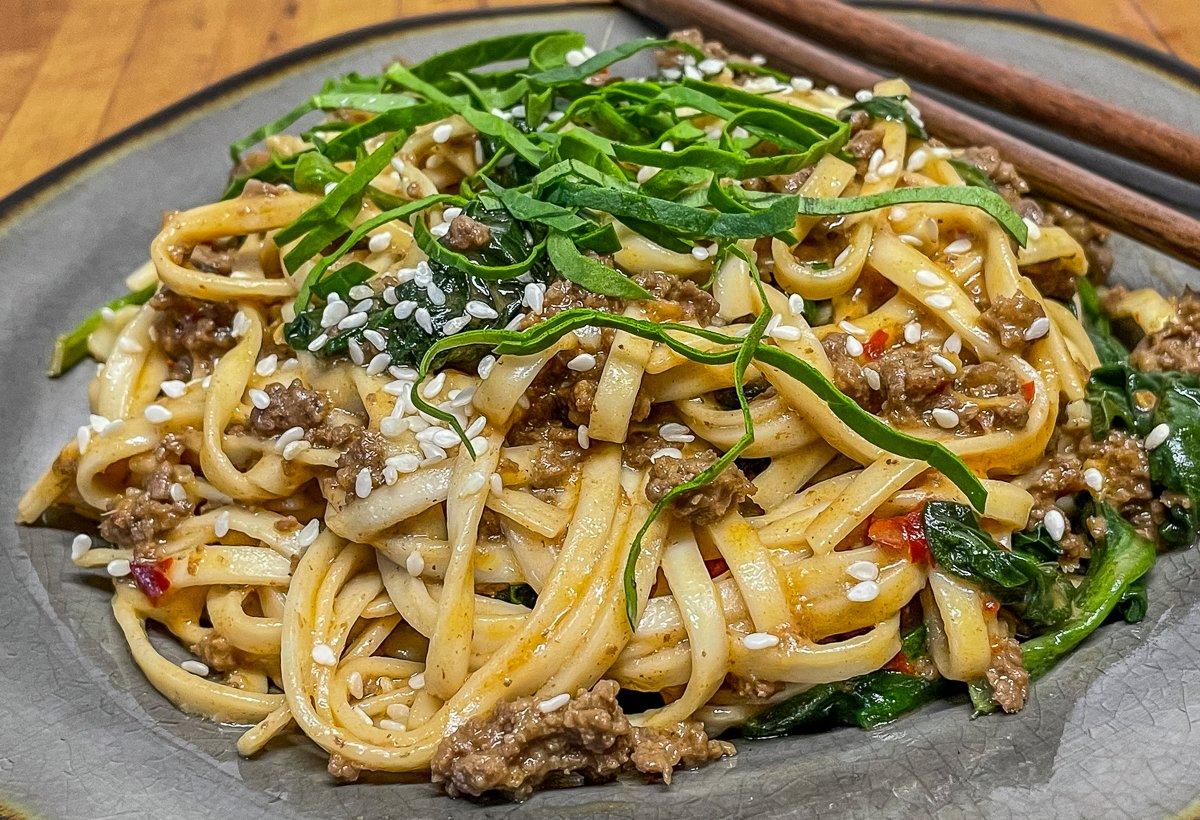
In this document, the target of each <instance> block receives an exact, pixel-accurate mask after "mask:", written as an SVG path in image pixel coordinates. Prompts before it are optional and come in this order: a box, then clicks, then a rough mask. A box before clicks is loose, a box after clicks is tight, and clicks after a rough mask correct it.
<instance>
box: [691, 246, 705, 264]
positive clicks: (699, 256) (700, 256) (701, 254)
mask: <svg viewBox="0 0 1200 820" xmlns="http://www.w3.org/2000/svg"><path fill="white" fill-rule="evenodd" d="M692 256H693V257H694V258H695V259H696V260H697V261H699V262H703V261H704V260H705V259H708V248H705V247H702V246H700V245H696V246H695V247H694V248H692Z"/></svg>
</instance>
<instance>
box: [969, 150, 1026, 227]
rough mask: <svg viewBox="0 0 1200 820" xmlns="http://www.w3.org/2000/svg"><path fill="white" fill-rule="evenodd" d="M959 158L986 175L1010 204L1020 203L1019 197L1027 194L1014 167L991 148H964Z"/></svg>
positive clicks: (1022, 179) (1023, 183) (1023, 181)
mask: <svg viewBox="0 0 1200 820" xmlns="http://www.w3.org/2000/svg"><path fill="white" fill-rule="evenodd" d="M959 158H960V159H962V160H963V161H965V162H969V163H971V164H972V165H974V166H975V167H976V168H978V169H979V170H980V171H983V173H985V174H987V176H988V178H989V179H991V180H992V182H994V183H996V188H997V189H999V191H1000V195H1001V196H1003V197H1004V198H1005V199H1007V200H1008V201H1009V203H1010V204H1013V205H1016V204H1017V203H1018V202H1020V200H1021V197H1023V196H1024V195H1025V194H1027V193H1029V183H1028V182H1026V181H1025V180H1024V178H1022V177H1021V175H1020V174H1019V173H1017V169H1016V167H1014V166H1013V164H1012V163H1011V162H1008V161H1006V160H1005V159H1004V158H1003V157H1001V156H1000V152H999V151H997V150H996V149H995V148H993V147H992V146H990V145H979V146H973V147H970V148H964V149H963V150H962V153H961V154H960V157H959ZM1035 204H1036V203H1035ZM1022 215H1023V216H1025V215H1026V214H1022Z"/></svg>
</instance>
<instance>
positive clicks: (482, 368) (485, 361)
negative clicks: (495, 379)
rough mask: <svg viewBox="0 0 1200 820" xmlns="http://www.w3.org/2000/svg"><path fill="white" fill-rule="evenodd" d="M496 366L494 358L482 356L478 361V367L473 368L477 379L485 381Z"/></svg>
mask: <svg viewBox="0 0 1200 820" xmlns="http://www.w3.org/2000/svg"><path fill="white" fill-rule="evenodd" d="M495 366H496V357H495V356H491V355H488V356H484V357H483V358H482V359H480V360H479V366H478V367H477V368H475V372H476V373H478V374H479V378H481V379H486V378H487V377H488V375H490V374H491V372H492V368H493V367H495Z"/></svg>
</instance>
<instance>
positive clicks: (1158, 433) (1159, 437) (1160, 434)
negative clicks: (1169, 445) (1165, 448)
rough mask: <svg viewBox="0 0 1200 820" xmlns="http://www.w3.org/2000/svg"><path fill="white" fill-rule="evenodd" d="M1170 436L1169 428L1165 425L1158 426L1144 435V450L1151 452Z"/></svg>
mask: <svg viewBox="0 0 1200 820" xmlns="http://www.w3.org/2000/svg"><path fill="white" fill-rule="evenodd" d="M1169 435H1171V428H1170V427H1168V426H1167V425H1166V424H1159V425H1157V426H1156V427H1155V428H1154V429H1153V430H1151V431H1150V432H1149V433H1147V434H1146V449H1147V450H1153V449H1154V448H1156V447H1158V446H1160V445H1161V444H1162V443H1163V442H1164V441H1166V440H1167V436H1169Z"/></svg>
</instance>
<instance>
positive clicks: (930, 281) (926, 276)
mask: <svg viewBox="0 0 1200 820" xmlns="http://www.w3.org/2000/svg"><path fill="white" fill-rule="evenodd" d="M917 282H918V283H919V284H922V285H924V286H925V287H927V288H936V287H940V286H942V285H944V284H946V280H944V279H942V277H941V276H939V275H937V274H936V273H934V272H933V271H931V270H919V271H917Z"/></svg>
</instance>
